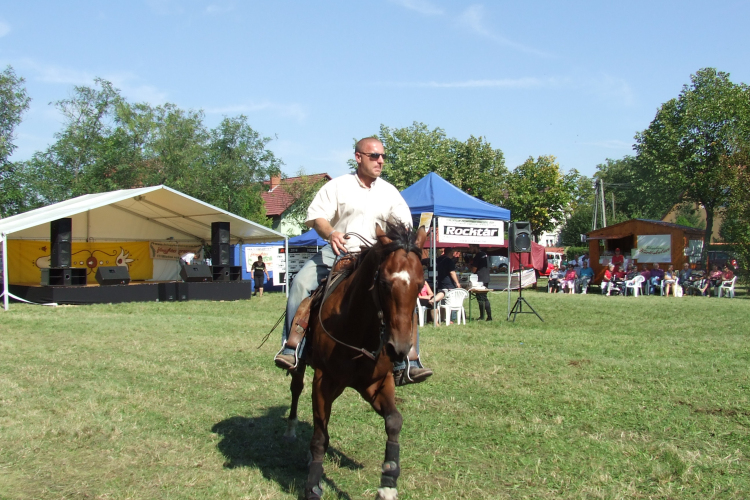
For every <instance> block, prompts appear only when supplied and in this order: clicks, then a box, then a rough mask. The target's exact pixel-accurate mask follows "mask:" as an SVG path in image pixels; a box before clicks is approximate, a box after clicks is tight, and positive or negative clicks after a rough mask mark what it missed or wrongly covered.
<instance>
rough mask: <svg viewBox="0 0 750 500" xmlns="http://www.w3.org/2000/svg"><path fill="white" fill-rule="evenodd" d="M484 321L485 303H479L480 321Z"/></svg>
mask: <svg viewBox="0 0 750 500" xmlns="http://www.w3.org/2000/svg"><path fill="white" fill-rule="evenodd" d="M483 319H484V302H480V303H479V321H482V320H483Z"/></svg>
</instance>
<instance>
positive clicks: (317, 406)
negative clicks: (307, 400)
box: [305, 370, 345, 500]
mask: <svg viewBox="0 0 750 500" xmlns="http://www.w3.org/2000/svg"><path fill="white" fill-rule="evenodd" d="M344 388H345V387H344V386H339V385H336V384H335V383H331V382H330V381H329V379H328V378H326V377H325V376H324V375H323V372H322V371H321V370H315V377H314V378H313V387H312V403H313V405H312V406H313V436H312V439H311V440H310V454H311V455H312V462H311V463H310V471H309V472H308V474H307V482H306V483H305V499H306V500H319V499H320V497H321V495H322V494H323V489H322V487H321V484H320V482H321V480H322V479H323V457H324V456H325V453H326V450H327V449H328V443H329V441H330V437H329V435H328V420H329V418H330V416H331V406H332V405H333V401H334V400H335V399H336V398H337V397H339V396H340V395H341V393H342V392H344Z"/></svg>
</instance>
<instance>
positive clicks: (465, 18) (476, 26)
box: [458, 4, 549, 57]
mask: <svg viewBox="0 0 750 500" xmlns="http://www.w3.org/2000/svg"><path fill="white" fill-rule="evenodd" d="M458 21H459V24H461V25H463V26H465V27H466V28H468V29H470V30H471V31H473V32H474V33H476V34H477V35H479V36H482V37H484V38H487V39H489V40H492V41H493V42H495V43H498V44H500V45H503V46H505V47H508V48H511V49H514V50H518V51H519V52H525V53H527V54H533V55H536V56H541V57H549V54H547V53H546V52H542V51H541V50H537V49H534V48H532V47H527V46H526V45H523V44H520V43H518V42H514V41H512V40H509V39H507V38H505V37H503V36H501V35H498V34H496V33H495V32H493V31H492V30H490V29H489V28H487V27H486V26H485V23H484V6H482V5H478V4H476V5H472V6H470V7H469V8H467V9H466V10H465V11H464V12H463V13H462V14H461V15H460V16H459V18H458Z"/></svg>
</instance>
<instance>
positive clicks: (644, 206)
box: [594, 156, 680, 225]
mask: <svg viewBox="0 0 750 500" xmlns="http://www.w3.org/2000/svg"><path fill="white" fill-rule="evenodd" d="M637 161H638V159H637V158H636V157H634V156H625V157H623V158H621V159H619V160H613V159H611V158H607V159H606V160H605V161H604V163H600V164H599V165H597V166H596V170H597V171H596V173H595V174H594V178H595V179H597V180H602V181H604V194H605V200H604V201H605V205H607V208H608V209H609V210H608V211H607V223H608V224H610V225H611V224H614V222H611V221H615V220H618V221H623V220H629V219H661V218H662V217H663V216H664V214H665V213H667V212H668V211H669V209H671V208H672V207H673V206H674V204H675V203H677V201H679V196H680V192H679V191H677V192H675V190H668V191H655V190H653V189H649V187H650V186H649V182H650V181H647V180H645V179H643V178H641V177H640V172H639V170H638V166H637V164H636V163H637ZM612 199H614V200H615V207H616V208H615V210H616V212H617V213H616V214H615V213H612V212H611V210H612ZM610 214H611V216H610Z"/></svg>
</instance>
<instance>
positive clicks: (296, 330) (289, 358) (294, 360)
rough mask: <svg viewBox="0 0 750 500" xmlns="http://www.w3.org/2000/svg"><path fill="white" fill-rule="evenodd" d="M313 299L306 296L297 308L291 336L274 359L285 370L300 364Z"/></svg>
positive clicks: (290, 332)
mask: <svg viewBox="0 0 750 500" xmlns="http://www.w3.org/2000/svg"><path fill="white" fill-rule="evenodd" d="M311 303H312V299H311V298H310V297H307V298H305V299H304V300H303V301H302V303H301V304H300V305H299V307H298V308H297V312H296V313H295V315H294V319H293V320H292V328H291V330H290V331H289V337H288V338H287V339H286V344H284V347H282V348H281V350H280V351H279V353H278V354H276V357H275V358H274V359H273V361H274V363H276V366H278V367H279V368H282V369H285V370H293V369H295V368H296V367H297V365H298V364H299V346H300V343H301V342H302V339H304V338H305V333H307V326H308V324H307V322H308V320H309V319H310V305H311Z"/></svg>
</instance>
